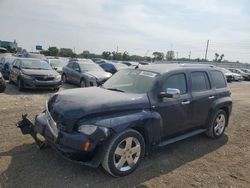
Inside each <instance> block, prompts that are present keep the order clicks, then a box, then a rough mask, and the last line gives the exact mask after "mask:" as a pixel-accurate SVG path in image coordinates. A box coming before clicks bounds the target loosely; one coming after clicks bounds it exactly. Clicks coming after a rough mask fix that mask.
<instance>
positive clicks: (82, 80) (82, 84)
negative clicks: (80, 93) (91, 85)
mask: <svg viewBox="0 0 250 188" xmlns="http://www.w3.org/2000/svg"><path fill="white" fill-rule="evenodd" d="M80 87H86V82H85V80H84V79H81V81H80Z"/></svg>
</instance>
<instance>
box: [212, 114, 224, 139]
mask: <svg viewBox="0 0 250 188" xmlns="http://www.w3.org/2000/svg"><path fill="white" fill-rule="evenodd" d="M225 126H226V117H225V115H224V114H219V115H218V116H217V118H216V120H215V126H214V133H215V134H216V135H217V136H219V135H221V134H222V133H223V131H224V129H225Z"/></svg>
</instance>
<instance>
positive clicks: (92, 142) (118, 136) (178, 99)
mask: <svg viewBox="0 0 250 188" xmlns="http://www.w3.org/2000/svg"><path fill="white" fill-rule="evenodd" d="M231 109H232V100H231V97H230V90H229V88H228V85H227V82H226V79H225V76H224V75H223V73H222V72H221V71H220V70H219V69H217V68H213V67H205V66H203V67H201V66H187V65H186V66H185V65H173V64H172V65H166V64H165V65H163V64H158V65H147V66H141V67H139V68H136V69H124V70H121V71H119V72H117V73H116V74H115V75H114V76H112V77H111V78H110V79H109V80H108V81H107V82H105V83H104V84H103V87H90V88H81V89H71V90H64V91H61V92H59V93H57V94H55V95H53V96H52V97H51V98H50V99H49V101H48V102H47V104H46V111H45V112H43V113H42V114H40V115H38V116H37V118H36V120H35V125H33V124H32V122H31V121H29V120H28V118H27V117H26V116H24V117H23V120H22V121H20V122H19V123H18V127H19V128H21V130H22V132H23V133H24V134H27V133H29V132H32V133H34V134H33V138H35V140H36V142H37V143H38V145H39V146H40V147H43V146H45V143H44V142H42V141H41V140H39V139H38V138H37V137H36V136H35V134H37V133H39V134H42V135H43V136H44V138H45V139H46V141H47V143H48V144H49V145H51V146H52V147H53V148H54V149H56V150H57V151H59V152H60V153H61V154H63V155H64V156H65V157H67V158H69V159H70V160H73V161H75V162H78V163H79V164H84V165H88V166H92V167H98V166H99V165H100V164H102V166H103V167H104V169H105V170H106V171H107V172H109V173H110V174H111V175H113V176H116V177H117V176H125V175H128V174H130V173H132V172H133V171H134V170H135V169H136V168H137V166H138V165H139V163H140V161H141V159H142V158H143V156H144V155H148V154H150V153H151V152H153V151H154V150H155V149H157V148H160V147H164V146H166V145H168V144H171V143H173V142H176V141H179V140H182V139H185V138H188V137H191V136H194V135H197V134H200V133H206V134H207V135H208V136H209V137H211V138H219V137H221V136H222V135H223V133H224V131H225V128H226V127H227V125H228V121H229V116H230V113H231Z"/></svg>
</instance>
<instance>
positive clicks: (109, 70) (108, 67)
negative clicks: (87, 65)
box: [100, 63, 116, 72]
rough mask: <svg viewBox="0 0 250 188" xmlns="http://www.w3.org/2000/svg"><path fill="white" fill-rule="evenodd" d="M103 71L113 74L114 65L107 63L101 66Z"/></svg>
mask: <svg viewBox="0 0 250 188" xmlns="http://www.w3.org/2000/svg"><path fill="white" fill-rule="evenodd" d="M100 66H101V67H102V68H103V69H104V70H105V71H108V72H115V71H116V70H115V68H114V65H112V64H109V63H104V64H101V65H100Z"/></svg>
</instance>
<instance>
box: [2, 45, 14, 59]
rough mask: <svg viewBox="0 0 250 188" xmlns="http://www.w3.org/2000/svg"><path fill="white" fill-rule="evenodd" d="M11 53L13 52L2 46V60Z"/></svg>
mask: <svg viewBox="0 0 250 188" xmlns="http://www.w3.org/2000/svg"><path fill="white" fill-rule="evenodd" d="M9 55H11V53H10V52H9V51H8V50H7V49H6V48H2V47H0V60H1V58H2V57H5V56H9Z"/></svg>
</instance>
